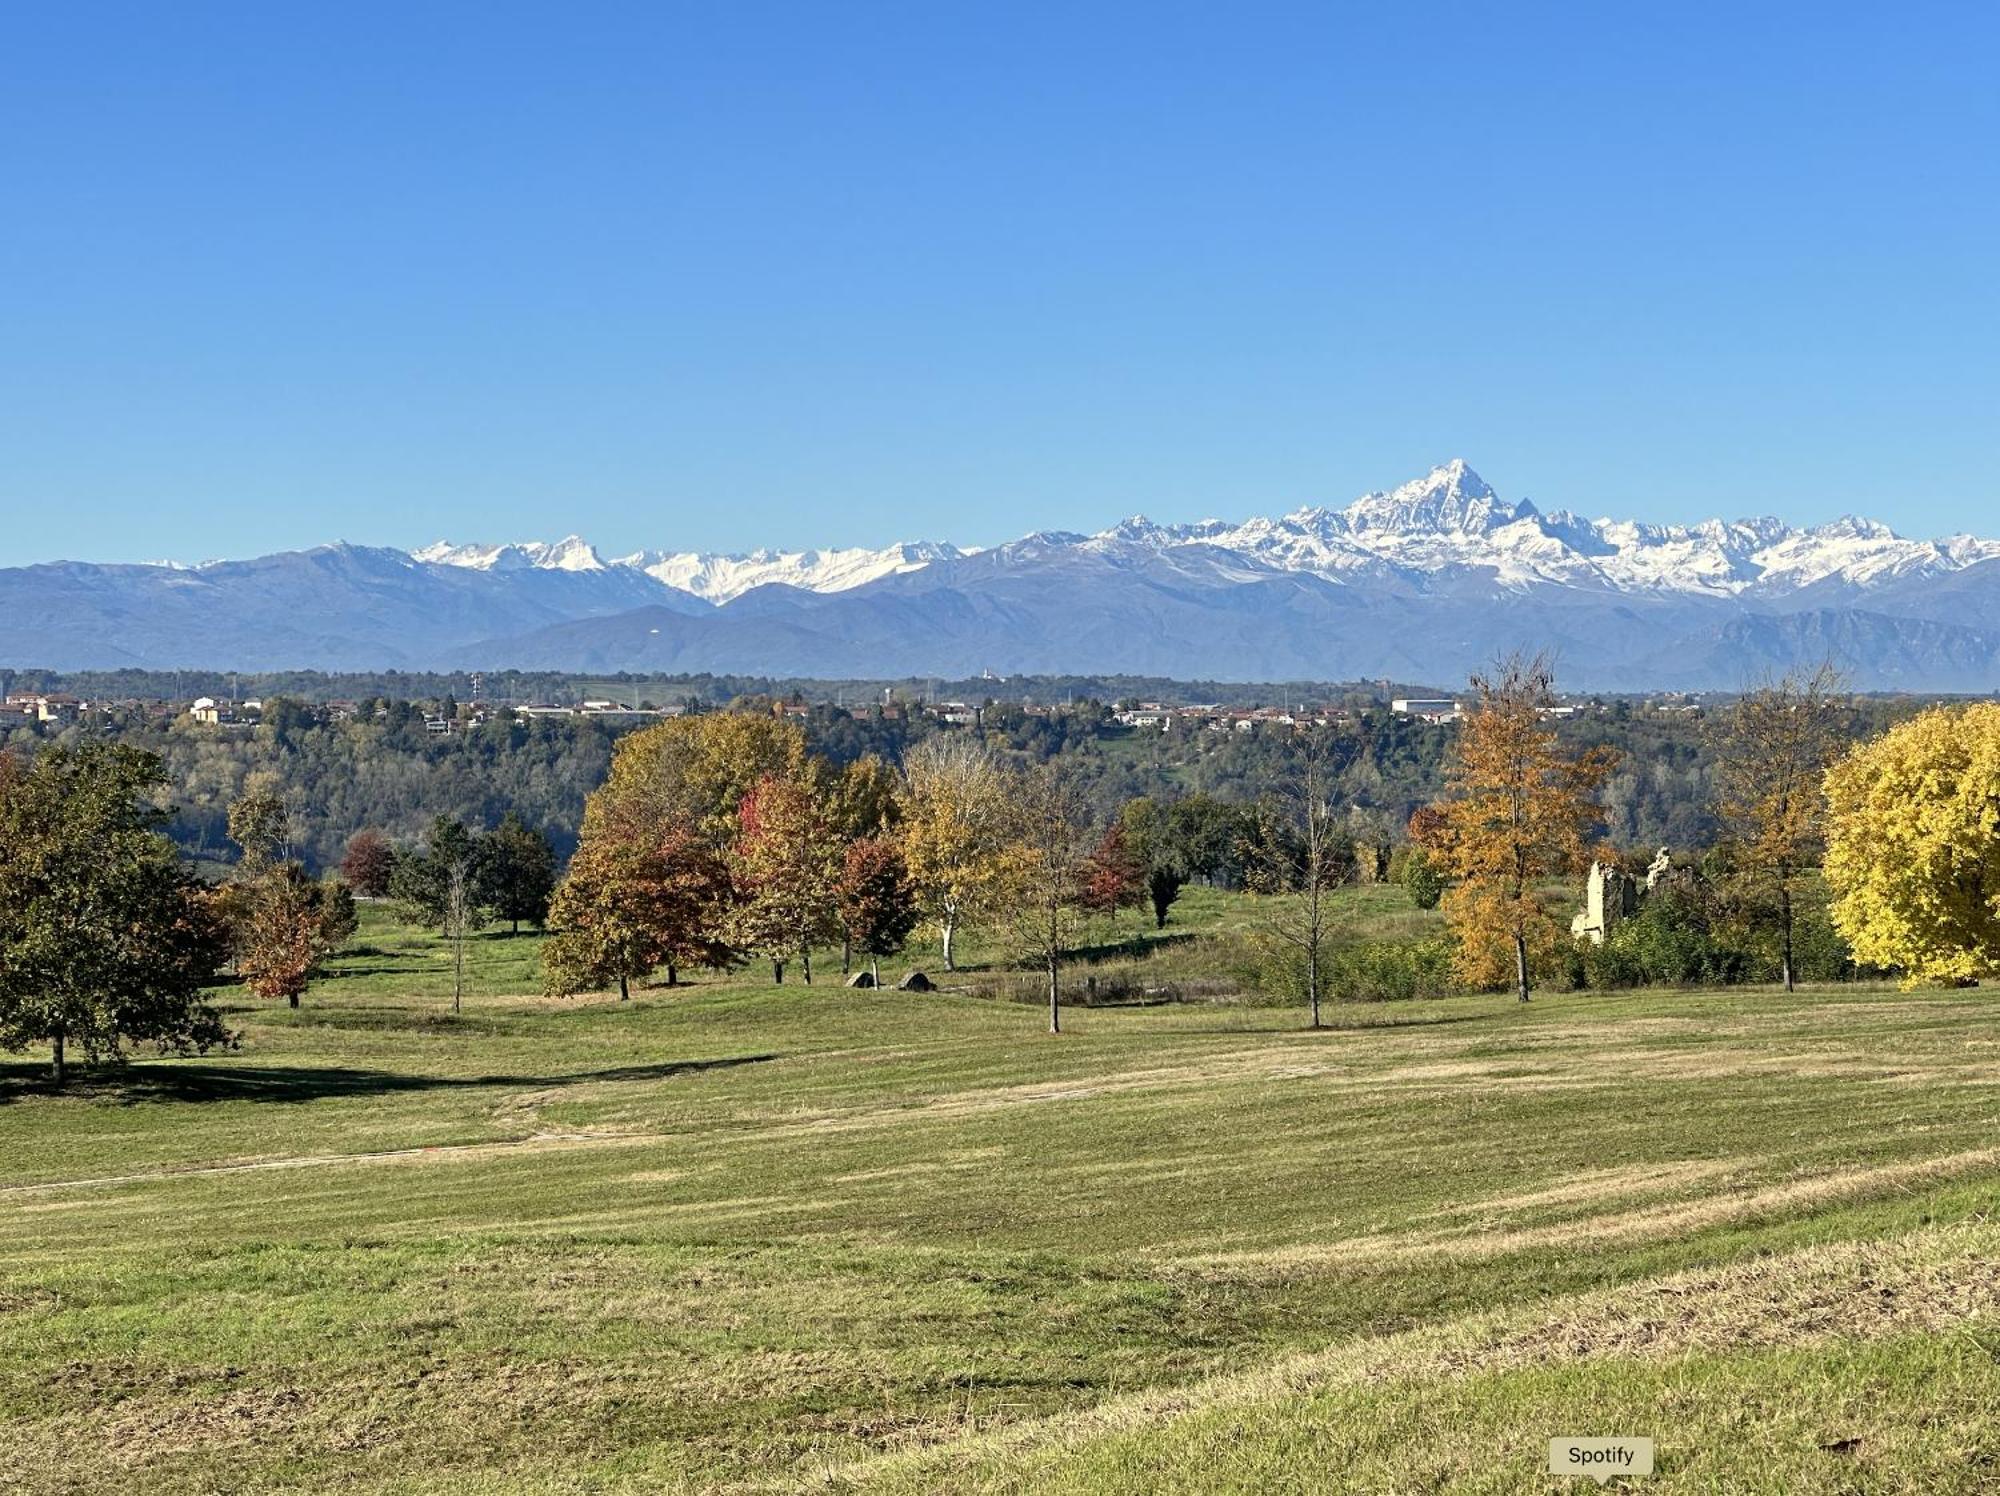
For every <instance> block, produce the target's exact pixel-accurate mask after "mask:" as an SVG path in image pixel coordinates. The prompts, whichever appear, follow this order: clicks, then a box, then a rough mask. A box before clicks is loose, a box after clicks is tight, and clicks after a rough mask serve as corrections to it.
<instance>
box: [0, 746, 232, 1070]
mask: <svg viewBox="0 0 2000 1496" xmlns="http://www.w3.org/2000/svg"><path fill="white" fill-rule="evenodd" d="M164 783H165V776H164V773H163V771H162V768H161V764H160V760H159V759H158V758H157V757H156V756H154V755H153V754H150V753H143V752H140V751H138V750H136V749H133V748H128V747H124V746H120V745H114V744H104V743H92V744H88V745H86V746H83V747H79V748H75V749H71V748H66V747H52V748H48V749H46V750H44V751H43V752H42V753H41V754H39V755H38V756H37V757H36V759H35V761H34V763H33V765H32V766H31V767H29V768H26V769H22V768H20V767H18V766H16V765H14V764H13V761H12V760H0V1049H21V1048H24V1047H25V1046H27V1045H29V1044H32V1043H46V1044H49V1045H50V1046H51V1049H52V1053H53V1065H52V1072H53V1075H54V1079H55V1083H56V1084H57V1085H61V1084H63V1082H64V1080H65V1079H66V1078H67V1060H68V1053H69V1050H70V1049H71V1047H77V1048H81V1049H82V1051H83V1053H84V1055H85V1057H86V1058H88V1059H90V1060H93V1061H97V1060H115V1059H121V1058H122V1057H123V1055H124V1052H125V1046H126V1044H127V1043H130V1042H140V1043H151V1044H154V1045H156V1046H157V1047H158V1048H159V1049H160V1051H161V1052H162V1053H183V1054H186V1053H200V1052H202V1051H205V1050H207V1049H209V1048H211V1047H213V1046H216V1045H226V1044H229V1043H231V1042H233V1041H232V1040H231V1039H230V1037H229V1035H228V1034H227V1033H226V1031H225V1030H224V1029H223V1027H222V1024H221V1021H220V1019H219V1018H218V1017H217V1015H216V1013H215V1011H214V1010H213V1009H212V1008H210V1007H208V1006H207V1005H206V1004H205V1003H203V1002H202V1001H201V988H202V984H203V983H204V982H206V981H207V980H209V979H210V978H211V977H212V976H213V975H214V974H215V971H216V968H217V967H218V966H219V965H220V964H221V961H222V959H223V957H224V954H225V936H224V933H223V931H222V929H221V927H220V924H219V921H218V920H217V919H216V918H215V917H214V915H213V913H212V912H211V909H210V906H209V901H208V899H207V897H206V896H205V895H204V894H203V892H202V891H201V889H200V888H199V887H198V885H196V884H195V882H194V881H193V880H192V879H191V878H190V877H189V876H188V875H187V873H186V872H185V870H183V869H182V867H181V866H180V864H179V861H178V859H177V857H176V856H175V853H174V849H173V846H172V844H171V843H170V842H168V841H167V839H166V838H165V837H164V836H162V835H161V834H160V827H161V825H162V824H163V823H164V822H165V820H166V816H165V814H164V813H163V812H161V811H160V810H158V809H157V808H155V806H154V805H153V804H152V799H151V797H152V796H153V795H154V794H155V793H157V792H158V790H159V789H160V788H161V786H162V785H163V784H164Z"/></svg>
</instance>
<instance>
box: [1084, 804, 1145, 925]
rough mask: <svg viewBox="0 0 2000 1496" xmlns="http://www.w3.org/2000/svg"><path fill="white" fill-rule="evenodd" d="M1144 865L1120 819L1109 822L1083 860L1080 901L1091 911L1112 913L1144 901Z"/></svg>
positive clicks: (1093, 912)
mask: <svg viewBox="0 0 2000 1496" xmlns="http://www.w3.org/2000/svg"><path fill="white" fill-rule="evenodd" d="M1146 872H1147V869H1146V864H1145V863H1144V862H1143V861H1141V860H1140V858H1139V855H1138V853H1137V852H1136V851H1134V850H1133V847H1132V842H1131V839H1130V838H1129V837H1128V836H1127V835H1126V834H1125V826H1124V823H1123V822H1122V821H1113V822H1111V824H1110V825H1108V826H1106V827H1105V828H1104V834H1103V835H1102V836H1100V837H1099V838H1098V840H1097V845H1096V846H1095V847H1094V848H1092V849H1091V852H1090V855H1089V857H1088V858H1086V859H1085V861H1084V868H1083V889H1082V894H1081V902H1082V904H1083V907H1084V908H1085V909H1087V910H1088V911H1089V912H1090V913H1092V914H1107V915H1115V914H1116V913H1117V912H1118V911H1119V910H1120V909H1136V908H1138V907H1139V906H1140V905H1141V904H1143V903H1145V902H1146Z"/></svg>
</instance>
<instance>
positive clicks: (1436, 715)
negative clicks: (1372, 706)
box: [1389, 696, 1464, 722]
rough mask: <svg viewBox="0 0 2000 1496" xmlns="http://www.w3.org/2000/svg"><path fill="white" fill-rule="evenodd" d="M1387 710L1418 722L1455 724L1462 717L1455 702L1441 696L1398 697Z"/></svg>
mask: <svg viewBox="0 0 2000 1496" xmlns="http://www.w3.org/2000/svg"><path fill="white" fill-rule="evenodd" d="M1389 710H1390V711H1392V712H1394V713H1395V714H1396V715H1397V716H1399V717H1415V718H1416V719H1417V720H1418V721H1419V722H1456V721H1457V720H1458V719H1459V718H1460V717H1461V716H1463V715H1464V713H1463V712H1461V711H1460V710H1459V707H1458V703H1457V702H1456V701H1450V700H1447V699H1446V698H1444V697H1441V696H1399V697H1397V698H1396V699H1395V700H1394V701H1391V702H1390V703H1389Z"/></svg>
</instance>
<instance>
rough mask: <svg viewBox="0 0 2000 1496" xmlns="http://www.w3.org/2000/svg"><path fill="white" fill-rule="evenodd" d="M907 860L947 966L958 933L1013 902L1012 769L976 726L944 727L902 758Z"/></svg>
mask: <svg viewBox="0 0 2000 1496" xmlns="http://www.w3.org/2000/svg"><path fill="white" fill-rule="evenodd" d="M903 772H904V774H905V776H906V784H905V789H904V794H903V811H902V825H901V828H900V829H901V837H902V844H903V860H904V861H905V863H907V864H908V866H909V870H910V884H911V887H912V888H913V889H914V890H915V893H916V896H917V906H918V908H920V909H921V910H922V911H923V913H924V917H925V918H926V919H928V920H930V921H932V922H933V923H934V924H936V926H937V929H938V936H939V940H940V942H941V944H942V945H943V955H944V964H945V969H946V970H947V971H955V970H957V966H956V944H957V939H958V933H959V931H960V930H962V929H964V928H965V926H967V925H968V924H976V923H978V922H979V921H980V920H982V919H987V918H990V917H992V916H993V915H995V914H997V913H1000V912H1002V911H1004V910H1005V909H1006V908H1008V907H1009V894H1010V890H1011V887H1012V884H1011V878H1012V873H1013V870H1014V867H1015V864H1016V862H1017V861H1018V859H1017V858H1016V857H1015V856H1014V847H1013V830H1014V820H1015V815H1014V805H1013V803H1012V800H1011V786H1010V784H1009V781H1008V776H1007V774H1006V772H1005V771H1004V770H1003V769H1002V768H1001V766H1000V763H999V761H998V760H997V759H995V758H994V756H993V755H992V753H991V752H989V751H988V750H987V748H986V745H985V744H984V743H982V742H980V741H979V740H978V739H977V738H975V737H973V736H972V735H971V734H970V733H958V732H950V733H940V734H938V735H937V736H936V737H933V738H926V739H925V740H924V741H923V742H921V743H919V744H918V745H917V746H916V747H915V748H913V749H911V750H910V753H909V755H908V757H907V758H906V759H905V760H904V763H903Z"/></svg>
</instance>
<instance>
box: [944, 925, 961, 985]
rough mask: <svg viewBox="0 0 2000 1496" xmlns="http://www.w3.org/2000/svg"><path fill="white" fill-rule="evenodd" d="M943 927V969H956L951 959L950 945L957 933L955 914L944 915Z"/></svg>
mask: <svg viewBox="0 0 2000 1496" xmlns="http://www.w3.org/2000/svg"><path fill="white" fill-rule="evenodd" d="M943 929H944V969H945V970H946V971H957V970H958V967H957V966H956V965H955V964H953V962H952V959H951V947H952V937H953V936H954V935H956V934H957V933H958V916H957V915H955V914H947V915H946V916H945V917H944V923H943Z"/></svg>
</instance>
